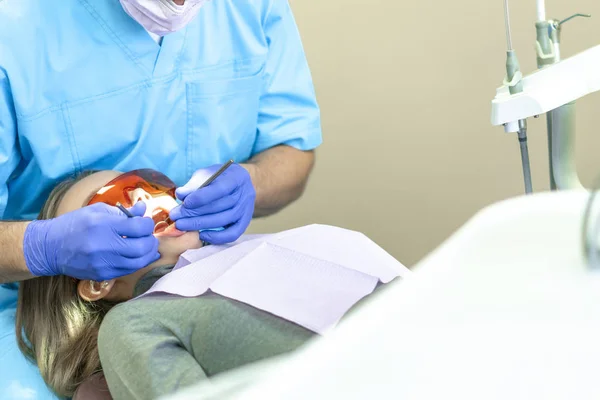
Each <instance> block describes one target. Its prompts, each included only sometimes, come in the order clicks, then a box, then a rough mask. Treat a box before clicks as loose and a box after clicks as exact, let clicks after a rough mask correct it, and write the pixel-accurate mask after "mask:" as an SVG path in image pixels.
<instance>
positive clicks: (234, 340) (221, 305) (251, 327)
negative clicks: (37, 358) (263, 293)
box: [98, 267, 315, 399]
mask: <svg viewBox="0 0 600 400" xmlns="http://www.w3.org/2000/svg"><path fill="white" fill-rule="evenodd" d="M171 269H172V267H164V268H158V269H155V270H153V271H151V272H149V273H148V274H146V275H145V276H144V277H143V278H142V279H140V281H139V282H138V284H137V285H136V288H135V292H134V293H135V295H136V296H137V295H139V294H141V293H144V292H145V291H147V290H148V289H149V288H150V287H151V286H152V284H154V282H156V281H157V280H158V279H159V278H160V277H162V276H163V275H164V274H166V273H168V272H170V270H171ZM314 335H315V334H314V333H313V332H311V331H309V330H307V329H305V328H303V327H301V326H299V325H296V324H294V323H292V322H289V321H286V320H283V319H281V318H279V317H276V316H274V315H272V314H269V313H267V312H264V311H261V310H258V309H256V308H253V307H251V306H248V305H246V304H243V303H240V302H237V301H235V300H231V299H228V298H225V297H222V296H219V295H217V294H214V293H210V292H209V293H207V294H205V295H203V296H200V297H195V298H182V297H175V296H166V295H165V296H149V297H147V298H143V299H140V300H136V301H130V302H126V303H123V304H120V305H118V306H116V307H115V308H113V309H112V310H111V311H110V312H109V313H108V315H107V316H106V317H105V319H104V321H103V322H102V326H101V328H100V334H99V337H98V347H99V352H100V359H101V362H102V366H103V369H104V374H105V376H106V380H107V382H108V386H109V388H110V392H111V394H112V396H113V397H114V398H115V399H154V398H157V397H160V396H162V395H165V394H169V393H173V392H175V391H177V390H178V389H180V388H183V387H186V386H189V385H193V384H194V383H197V382H199V381H200V380H202V379H206V378H208V377H211V376H214V375H216V374H219V373H221V372H224V371H228V370H231V369H234V368H237V367H241V366H243V365H246V364H249V363H252V362H255V361H259V360H262V359H265V358H268V357H273V356H277V355H281V354H283V353H286V352H289V351H292V350H294V349H297V348H298V347H300V346H301V345H303V344H304V343H306V342H307V341H308V340H309V339H310V338H311V337H313V336H314Z"/></svg>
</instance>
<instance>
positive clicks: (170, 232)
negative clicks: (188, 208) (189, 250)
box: [154, 224, 185, 237]
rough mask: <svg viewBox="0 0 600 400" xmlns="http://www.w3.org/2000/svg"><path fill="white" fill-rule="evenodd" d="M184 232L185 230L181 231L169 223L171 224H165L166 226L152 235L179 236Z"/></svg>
mask: <svg viewBox="0 0 600 400" xmlns="http://www.w3.org/2000/svg"><path fill="white" fill-rule="evenodd" d="M184 234H185V232H182V231H180V230H179V229H177V228H176V227H175V224H171V225H169V226H167V227H166V228H164V229H163V230H161V231H160V232H157V233H155V234H154V236H156V237H179V236H182V235H184Z"/></svg>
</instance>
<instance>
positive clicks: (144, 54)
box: [79, 0, 193, 78]
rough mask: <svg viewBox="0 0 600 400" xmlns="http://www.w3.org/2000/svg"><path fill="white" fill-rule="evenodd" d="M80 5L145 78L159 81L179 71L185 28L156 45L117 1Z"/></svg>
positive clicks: (87, 2)
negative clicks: (158, 79)
mask: <svg viewBox="0 0 600 400" xmlns="http://www.w3.org/2000/svg"><path fill="white" fill-rule="evenodd" d="M79 2H80V3H81V4H82V5H83V7H85V8H86V9H87V11H88V12H89V13H90V14H91V15H92V17H93V18H94V19H95V20H96V21H98V29H103V30H104V31H105V32H106V33H107V34H108V36H109V37H110V40H112V41H113V42H114V43H115V44H116V45H117V46H119V47H120V48H121V49H122V50H123V51H124V52H125V53H126V54H127V56H128V58H129V59H130V60H131V62H132V63H133V64H135V65H136V66H137V67H138V69H139V70H140V72H142V73H143V75H144V76H146V77H148V78H158V77H161V76H165V75H169V74H171V73H174V72H176V71H178V65H177V60H178V59H179V55H180V54H181V52H182V51H183V46H184V43H185V38H186V34H187V27H185V28H184V29H181V30H180V31H177V32H173V33H171V34H169V35H166V36H165V37H163V40H162V43H161V44H160V45H159V44H158V43H156V41H155V40H154V39H152V37H150V35H148V32H147V31H146V30H145V29H144V28H143V27H142V25H140V24H139V23H138V22H137V21H135V20H134V19H133V18H131V17H130V16H129V15H128V14H127V13H126V12H125V10H123V7H122V6H121V3H120V2H119V0H99V1H98V0H95V1H92V0H79ZM192 23H193V22H192Z"/></svg>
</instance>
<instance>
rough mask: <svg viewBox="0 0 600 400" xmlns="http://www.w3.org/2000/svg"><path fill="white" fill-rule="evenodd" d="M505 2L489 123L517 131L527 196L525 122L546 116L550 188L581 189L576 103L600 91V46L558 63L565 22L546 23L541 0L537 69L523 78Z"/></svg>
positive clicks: (527, 171)
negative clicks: (502, 56) (500, 75)
mask: <svg viewBox="0 0 600 400" xmlns="http://www.w3.org/2000/svg"><path fill="white" fill-rule="evenodd" d="M503 1H504V11H505V24H506V36H507V45H508V53H507V65H506V68H507V78H506V80H505V81H504V85H503V86H502V87H500V88H499V89H497V91H496V97H495V98H494V100H493V101H492V118H491V120H492V125H494V126H500V125H502V126H504V130H505V132H507V133H512V132H517V133H518V137H519V142H520V143H521V159H522V164H523V174H524V179H525V187H526V192H527V193H530V192H531V190H532V189H531V173H530V168H529V156H528V151H527V142H526V140H527V118H530V117H536V118H537V117H539V116H540V115H541V114H544V113H547V130H548V154H549V160H550V171H549V174H550V186H551V188H552V190H557V189H558V190H565V189H575V188H582V187H583V186H582V184H581V182H580V180H579V177H578V175H577V169H576V165H575V145H574V136H575V103H574V102H575V100H577V99H580V98H581V97H584V96H586V95H588V94H591V93H594V92H596V91H598V90H600V73H598V71H599V70H600V46H595V47H593V48H591V49H588V50H586V51H584V52H582V53H580V54H578V55H575V56H573V57H570V58H568V59H566V60H564V61H561V56H560V54H561V53H560V35H561V30H562V25H563V24H564V23H566V22H568V21H570V20H572V19H573V18H576V17H591V15H588V14H581V13H577V14H574V15H572V16H570V17H569V18H566V19H563V20H555V19H551V20H546V6H545V1H544V0H537V1H536V6H537V21H536V23H535V27H536V53H537V67H538V70H537V71H535V72H534V73H532V74H531V75H528V76H523V75H522V74H521V72H520V69H519V64H518V61H517V58H516V55H515V52H514V49H513V47H512V37H511V31H510V19H509V13H508V0H503Z"/></svg>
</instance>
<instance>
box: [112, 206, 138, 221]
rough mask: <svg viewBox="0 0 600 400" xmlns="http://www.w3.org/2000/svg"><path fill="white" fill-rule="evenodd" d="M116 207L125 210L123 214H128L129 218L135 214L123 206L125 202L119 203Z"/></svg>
mask: <svg viewBox="0 0 600 400" xmlns="http://www.w3.org/2000/svg"><path fill="white" fill-rule="evenodd" d="M115 207H117V208H118V209H119V210H121V211H123V214H125V215H127V218H133V217H134V215H133V214H132V213H131V212H129V210H128V209H126V208H125V207H123V204H121V203H117V204H116V206H115Z"/></svg>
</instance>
